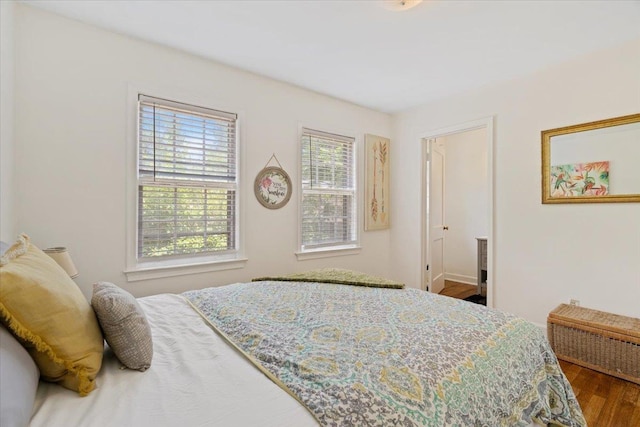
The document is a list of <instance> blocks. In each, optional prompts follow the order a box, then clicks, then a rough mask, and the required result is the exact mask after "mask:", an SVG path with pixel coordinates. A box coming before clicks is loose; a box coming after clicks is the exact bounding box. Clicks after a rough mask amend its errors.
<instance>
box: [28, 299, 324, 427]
mask: <svg viewBox="0 0 640 427" xmlns="http://www.w3.org/2000/svg"><path fill="white" fill-rule="evenodd" d="M138 301H139V302H140V304H141V306H142V308H143V309H144V311H145V313H146V315H147V318H148V320H149V323H150V325H151V330H152V333H153V346H154V356H153V363H152V365H151V368H149V370H147V371H146V372H144V373H143V372H138V371H131V370H128V369H120V366H121V365H120V363H119V362H118V360H117V359H116V358H115V356H114V355H113V353H111V352H110V351H108V352H107V353H106V354H105V359H104V361H103V366H102V370H101V371H100V374H99V375H98V378H97V384H98V387H97V389H96V390H94V391H93V392H92V393H91V394H90V395H89V396H87V397H79V396H78V395H77V394H76V393H74V392H72V391H70V390H67V389H64V388H62V387H60V386H59V385H53V384H47V383H41V384H40V386H39V389H38V394H37V397H36V403H35V405H34V414H33V417H32V419H31V426H32V427H38V426H47V427H55V426H65V427H67V426H68V427H72V426H136V427H140V426H179V427H195V426H225V427H226V426H238V427H240V426H242V427H244V426H264V427H268V426H274V427H276V426H278V427H280V426H296V427H304V426H317V425H318V424H317V422H316V421H315V420H314V418H313V417H312V416H311V414H310V413H309V412H308V411H307V410H306V409H305V408H304V407H303V406H302V405H301V404H300V403H298V402H297V401H296V400H295V399H294V398H293V397H291V396H289V395H288V394H287V393H286V392H285V391H283V390H282V389H281V388H280V387H279V386H277V385H276V384H274V383H273V382H272V381H271V380H269V379H268V378H267V377H266V376H264V375H263V374H262V373H261V372H260V371H259V370H258V369H257V368H256V367H254V366H253V365H252V364H251V363H250V362H249V361H247V360H246V359H245V358H244V357H243V356H242V355H241V354H239V353H238V352H236V351H235V350H234V349H233V348H232V347H231V346H230V345H228V344H227V343H226V342H225V341H224V340H223V339H222V338H221V337H220V336H219V335H218V334H216V333H215V332H213V331H212V330H211V328H210V327H209V326H207V324H206V323H205V322H204V320H203V319H202V318H201V317H200V316H199V315H198V314H197V313H196V312H195V311H194V310H193V309H192V308H191V307H190V306H189V305H188V303H187V302H185V301H184V300H183V299H182V297H179V296H177V295H169V294H165V295H156V296H151V297H145V298H140V299H139V300H138Z"/></svg>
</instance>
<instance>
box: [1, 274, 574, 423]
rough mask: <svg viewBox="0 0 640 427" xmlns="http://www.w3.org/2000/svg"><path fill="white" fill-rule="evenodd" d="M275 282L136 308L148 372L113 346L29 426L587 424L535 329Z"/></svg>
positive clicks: (450, 305) (456, 304)
mask: <svg viewBox="0 0 640 427" xmlns="http://www.w3.org/2000/svg"><path fill="white" fill-rule="evenodd" d="M273 279H274V278H265V279H264V280H260V281H256V282H248V283H236V284H231V285H227V286H221V287H215V288H207V289H202V290H194V291H189V292H186V293H184V294H182V295H174V294H163V295H156V296H150V297H144V298H139V299H137V301H136V305H138V306H139V308H140V310H141V311H142V312H143V313H144V316H145V318H146V321H147V322H148V325H149V330H150V333H151V337H152V341H153V361H152V363H151V364H150V367H149V368H148V369H146V370H145V371H144V372H137V371H135V370H130V369H123V367H122V363H121V361H120V360H119V359H118V358H117V357H116V355H115V354H114V352H113V350H112V349H110V348H109V347H108V346H107V348H106V349H105V351H104V355H103V359H102V366H101V368H100V370H99V372H98V373H97V376H96V378H95V384H96V387H95V389H94V390H93V391H91V392H90V393H88V395H87V396H85V397H78V395H77V394H76V393H73V392H71V391H69V390H67V389H65V388H62V387H60V385H58V384H54V383H46V382H43V381H40V383H39V384H38V386H37V391H36V393H35V402H34V403H33V406H32V411H31V414H30V424H29V425H31V426H33V427H39V426H94V425H95V426H104V425H117V426H147V425H148V426H213V425H216V426H218V425H219V426H254V425H260V426H302V427H304V426H317V425H323V426H349V425H353V426H360V425H380V426H387V425H402V426H414V425H415V426H420V425H421V426H445V425H447V426H449V425H451V426H467V425H478V426H481V425H482V426H499V425H504V426H530V425H560V426H570V427H573V426H584V425H586V424H585V421H584V418H583V416H582V413H581V410H580V407H579V405H578V403H577V401H576V398H575V396H574V394H573V391H572V389H571V386H570V385H569V383H568V381H567V380H566V378H565V376H564V375H563V374H562V371H561V370H560V367H559V365H558V363H557V360H556V358H555V355H554V354H553V352H552V350H551V349H550V346H549V344H548V342H547V340H546V338H545V337H544V335H543V332H542V331H541V330H540V329H539V328H537V327H536V326H534V325H532V324H530V323H529V322H526V321H524V320H522V319H520V318H518V317H515V316H512V315H509V314H505V313H502V312H500V311H497V310H491V309H487V308H486V307H484V306H479V305H476V304H472V303H468V302H466V301H462V300H455V299H452V298H448V297H443V296H439V295H433V294H430V293H426V292H422V291H419V290H416V289H397V288H392V287H372V286H354V283H350V284H341V283H340V282H339V280H338V281H336V280H328V281H327V282H320V281H313V280H312V281H290V280H287V281H285V280H273ZM275 279H278V278H275ZM329 282H334V283H329ZM347 282H348V281H347ZM131 298H132V297H131ZM7 341H8V340H7V339H3V340H0V344H2V346H3V347H5V345H6V343H7ZM3 425H4V424H3ZM7 425H10V424H7Z"/></svg>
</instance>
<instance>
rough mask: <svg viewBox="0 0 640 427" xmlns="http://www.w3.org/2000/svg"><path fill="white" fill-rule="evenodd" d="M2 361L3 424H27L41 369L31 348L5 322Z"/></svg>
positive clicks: (17, 426)
mask: <svg viewBox="0 0 640 427" xmlns="http://www.w3.org/2000/svg"><path fill="white" fill-rule="evenodd" d="M0 360H1V361H2V362H0V426H2V427H24V426H27V425H29V420H30V419H31V413H32V412H33V402H34V400H35V398H36V390H37V389H38V379H39V378H40V371H39V370H38V367H37V366H36V364H35V362H34V361H33V359H32V358H31V356H30V355H29V353H27V350H25V349H24V347H22V345H21V344H20V343H19V342H18V340H16V339H15V338H14V336H13V335H11V333H10V332H9V331H8V330H7V329H6V328H5V327H4V326H1V325H0Z"/></svg>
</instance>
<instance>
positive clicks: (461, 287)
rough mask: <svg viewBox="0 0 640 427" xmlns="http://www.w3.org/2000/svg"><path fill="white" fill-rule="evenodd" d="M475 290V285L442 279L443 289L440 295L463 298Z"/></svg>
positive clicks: (472, 293)
mask: <svg viewBox="0 0 640 427" xmlns="http://www.w3.org/2000/svg"><path fill="white" fill-rule="evenodd" d="M476 292H477V286H474V285H466V284H464V283H459V282H452V281H451V280H445V281H444V289H443V290H442V291H441V292H440V295H446V296H448V297H453V298H458V299H465V298H466V297H470V296H471V295H474V294H475V293H476Z"/></svg>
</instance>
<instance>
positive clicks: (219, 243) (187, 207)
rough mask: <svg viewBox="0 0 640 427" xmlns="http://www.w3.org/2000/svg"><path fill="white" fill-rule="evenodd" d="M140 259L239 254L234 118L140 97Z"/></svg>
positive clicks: (231, 115) (194, 107)
mask: <svg viewBox="0 0 640 427" xmlns="http://www.w3.org/2000/svg"><path fill="white" fill-rule="evenodd" d="M138 114H139V118H138V245H137V257H138V259H139V260H144V259H147V260H159V259H163V258H169V257H172V258H173V257H179V256H188V255H191V256H193V255H200V254H205V253H210V254H223V253H229V252H232V251H235V250H236V247H237V245H236V240H237V238H236V235H237V221H236V208H237V200H238V198H237V191H238V181H237V159H236V152H237V142H236V124H237V116H236V114H232V113H226V112H222V111H216V110H212V109H207V108H202V107H196V106H193V105H187V104H182V103H178V102H173V101H168V100H165V99H159V98H153V97H150V96H146V95H139V96H138Z"/></svg>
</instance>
